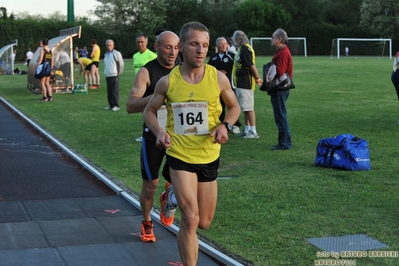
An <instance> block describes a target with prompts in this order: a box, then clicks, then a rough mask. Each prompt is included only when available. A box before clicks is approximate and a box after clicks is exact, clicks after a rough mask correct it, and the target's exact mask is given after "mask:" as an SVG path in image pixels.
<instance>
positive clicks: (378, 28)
mask: <svg viewBox="0 0 399 266" xmlns="http://www.w3.org/2000/svg"><path fill="white" fill-rule="evenodd" d="M360 13H361V16H360V26H361V27H363V28H364V29H368V30H369V31H371V32H373V33H374V34H376V35H377V36H380V37H384V38H387V37H391V38H393V37H395V36H398V33H399V32H398V29H399V18H398V15H399V2H398V1H394V0H380V1H374V0H363V3H362V5H361V6H360Z"/></svg>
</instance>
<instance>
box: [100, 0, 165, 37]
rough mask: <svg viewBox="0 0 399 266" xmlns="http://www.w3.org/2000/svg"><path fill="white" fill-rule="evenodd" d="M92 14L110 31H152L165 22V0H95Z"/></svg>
mask: <svg viewBox="0 0 399 266" xmlns="http://www.w3.org/2000/svg"><path fill="white" fill-rule="evenodd" d="M97 1H98V2H99V3H101V5H97V6H96V8H95V10H94V12H93V14H94V15H95V16H97V17H98V18H99V20H98V21H97V23H98V24H99V25H100V26H101V27H102V28H103V29H104V30H106V31H110V32H111V33H117V32H125V33H130V34H132V33H133V34H137V33H140V32H144V33H147V34H148V33H152V32H153V31H154V29H155V28H157V27H159V26H160V25H163V24H164V22H165V19H166V17H165V11H166V5H167V0H97Z"/></svg>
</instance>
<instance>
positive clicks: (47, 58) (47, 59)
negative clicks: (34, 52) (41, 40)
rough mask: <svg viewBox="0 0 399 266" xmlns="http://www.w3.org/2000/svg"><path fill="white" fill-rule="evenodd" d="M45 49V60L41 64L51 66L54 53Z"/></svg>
mask: <svg viewBox="0 0 399 266" xmlns="http://www.w3.org/2000/svg"><path fill="white" fill-rule="evenodd" d="M42 49H43V52H44V53H43V60H42V62H41V64H43V63H44V62H48V63H49V64H50V66H51V59H52V58H53V53H52V52H51V50H49V51H47V50H46V49H44V48H42Z"/></svg>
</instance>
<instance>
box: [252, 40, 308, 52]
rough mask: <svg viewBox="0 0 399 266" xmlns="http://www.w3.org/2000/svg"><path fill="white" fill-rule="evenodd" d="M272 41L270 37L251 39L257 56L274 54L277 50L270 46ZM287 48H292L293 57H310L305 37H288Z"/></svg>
mask: <svg viewBox="0 0 399 266" xmlns="http://www.w3.org/2000/svg"><path fill="white" fill-rule="evenodd" d="M271 39H272V38H270V37H252V38H251V39H250V43H251V46H252V48H254V50H255V53H256V55H257V56H258V55H259V56H265V55H273V54H274V52H275V48H274V47H273V46H271V44H270V41H271ZM287 46H288V48H290V51H291V54H292V55H302V56H305V57H306V56H308V52H307V48H306V38H305V37H288V45H287Z"/></svg>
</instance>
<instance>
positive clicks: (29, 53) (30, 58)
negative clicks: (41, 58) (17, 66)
mask: <svg viewBox="0 0 399 266" xmlns="http://www.w3.org/2000/svg"><path fill="white" fill-rule="evenodd" d="M32 56H33V53H32V51H31V50H30V48H29V49H28V52H27V53H26V60H25V63H26V65H27V66H28V67H29V63H30V60H32Z"/></svg>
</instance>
